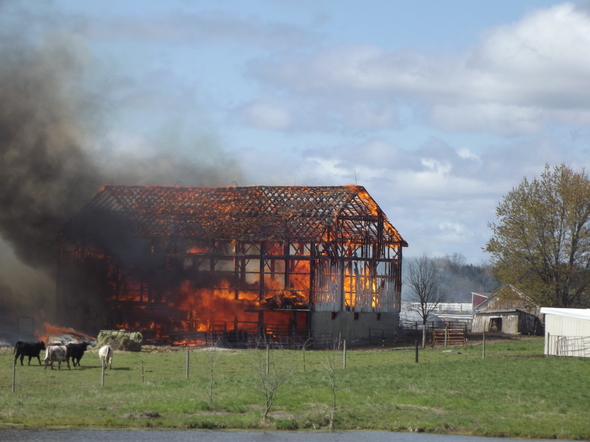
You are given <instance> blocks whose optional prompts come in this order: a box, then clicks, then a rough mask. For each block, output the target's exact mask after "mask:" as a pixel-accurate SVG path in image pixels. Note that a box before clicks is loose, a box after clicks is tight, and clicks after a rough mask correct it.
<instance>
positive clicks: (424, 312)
mask: <svg viewBox="0 0 590 442" xmlns="http://www.w3.org/2000/svg"><path fill="white" fill-rule="evenodd" d="M408 273H409V274H408V276H407V277H406V284H408V286H409V287H410V289H411V290H412V294H411V295H410V300H411V301H412V302H414V303H415V307H413V308H414V309H415V310H416V311H417V312H418V314H419V315H420V318H422V348H424V347H425V346H426V321H427V320H428V317H429V316H430V315H431V314H432V312H433V311H434V310H435V309H436V308H437V306H438V305H439V304H440V303H441V302H444V300H445V298H446V295H447V293H446V290H445V289H444V287H443V284H442V276H441V272H440V271H439V269H438V267H437V265H436V260H435V259H433V258H429V257H427V256H426V255H422V256H421V257H419V258H418V259H416V260H415V261H414V262H412V263H411V264H410V266H409V270H408Z"/></svg>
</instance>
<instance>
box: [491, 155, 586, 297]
mask: <svg viewBox="0 0 590 442" xmlns="http://www.w3.org/2000/svg"><path fill="white" fill-rule="evenodd" d="M496 216H497V218H498V221H497V223H490V224H489V227H490V228H491V230H492V237H491V239H490V240H489V241H488V243H487V244H486V247H485V250H486V251H487V252H488V253H490V254H491V257H492V265H493V267H494V272H495V274H496V276H497V278H498V279H499V280H500V281H501V282H503V283H509V284H512V285H514V286H515V287H517V288H518V289H519V290H520V291H522V292H523V293H525V294H527V296H529V297H530V298H531V299H532V300H533V301H534V302H536V303H537V304H539V305H541V306H545V307H582V306H588V305H589V304H590V303H589V301H590V296H589V293H588V284H589V283H590V181H589V180H588V176H587V175H586V173H585V172H584V171H582V172H579V173H577V172H574V171H573V170H572V169H571V168H569V167H567V166H565V165H563V164H562V165H560V166H556V167H553V168H550V167H549V165H546V166H545V170H544V171H543V173H542V174H541V176H540V177H539V178H535V179H533V180H532V181H530V182H529V181H528V180H527V179H526V178H524V179H523V181H522V182H521V183H520V185H519V186H518V187H516V188H513V189H512V190H511V191H510V192H509V193H508V194H507V195H506V196H504V199H503V201H502V202H501V203H500V204H499V205H498V206H497V208H496Z"/></svg>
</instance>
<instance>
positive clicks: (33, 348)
mask: <svg viewBox="0 0 590 442" xmlns="http://www.w3.org/2000/svg"><path fill="white" fill-rule="evenodd" d="M41 350H45V343H44V342H43V341H41V342H23V341H18V342H17V343H16V344H14V353H15V355H14V362H15V363H16V360H17V359H18V358H19V356H20V365H24V364H23V359H24V358H25V356H28V357H29V365H31V358H37V360H38V361H39V365H41V358H40V357H39V354H40V353H41Z"/></svg>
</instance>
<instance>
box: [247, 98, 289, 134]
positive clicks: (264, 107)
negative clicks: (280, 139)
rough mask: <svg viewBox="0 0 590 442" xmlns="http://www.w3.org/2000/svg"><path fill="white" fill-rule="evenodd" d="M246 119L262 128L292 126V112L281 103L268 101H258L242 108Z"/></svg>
mask: <svg viewBox="0 0 590 442" xmlns="http://www.w3.org/2000/svg"><path fill="white" fill-rule="evenodd" d="M242 114H243V115H244V117H245V118H246V120H247V121H248V122H249V123H250V124H251V125H252V126H254V127H258V128H261V129H272V130H286V129H289V128H290V127H291V126H292V123H293V119H292V117H291V114H290V113H289V112H288V111H287V110H286V109H284V108H282V107H280V106H279V105H276V104H273V103H268V102H256V103H252V104H250V105H248V106H246V107H245V108H244V109H243V110H242Z"/></svg>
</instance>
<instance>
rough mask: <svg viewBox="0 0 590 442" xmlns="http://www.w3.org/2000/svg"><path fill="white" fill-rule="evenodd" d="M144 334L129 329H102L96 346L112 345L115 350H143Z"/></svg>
mask: <svg viewBox="0 0 590 442" xmlns="http://www.w3.org/2000/svg"><path fill="white" fill-rule="evenodd" d="M142 343H143V335H142V334H141V333H139V332H132V331H128V330H101V331H100V333H99V334H98V338H96V347H97V348H100V347H102V346H103V345H107V344H108V345H110V346H111V347H113V350H123V351H141V344H142Z"/></svg>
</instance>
